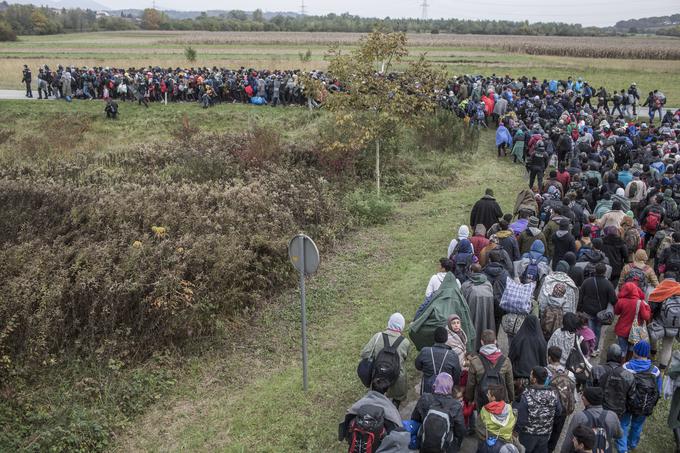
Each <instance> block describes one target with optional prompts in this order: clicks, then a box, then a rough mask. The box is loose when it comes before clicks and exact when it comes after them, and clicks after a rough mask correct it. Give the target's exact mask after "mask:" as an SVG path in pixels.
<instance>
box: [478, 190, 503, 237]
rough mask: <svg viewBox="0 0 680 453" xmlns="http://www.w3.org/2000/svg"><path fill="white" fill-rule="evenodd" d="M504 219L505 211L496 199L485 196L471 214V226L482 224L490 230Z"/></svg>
mask: <svg viewBox="0 0 680 453" xmlns="http://www.w3.org/2000/svg"><path fill="white" fill-rule="evenodd" d="M501 217H503V211H502V210H501V207H500V205H499V204H498V202H497V201H496V199H495V198H494V197H492V196H491V195H484V196H483V197H482V198H481V199H480V200H478V201H477V202H476V203H475V205H474V206H473V207H472V211H471V212H470V225H477V224H480V223H481V224H482V225H484V226H485V227H486V229H487V230H488V229H489V228H491V226H492V225H493V224H494V223H496V222H498V219H500V218H501Z"/></svg>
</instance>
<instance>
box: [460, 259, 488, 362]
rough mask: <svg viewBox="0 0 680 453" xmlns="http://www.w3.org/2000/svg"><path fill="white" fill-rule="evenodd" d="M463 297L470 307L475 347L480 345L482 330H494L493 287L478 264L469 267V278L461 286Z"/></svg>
mask: <svg viewBox="0 0 680 453" xmlns="http://www.w3.org/2000/svg"><path fill="white" fill-rule="evenodd" d="M461 292H462V293H463V297H464V298H465V300H466V301H467V304H468V307H469V308H470V318H471V319H472V322H473V324H474V325H475V332H477V336H476V338H475V349H477V348H479V347H480V346H481V336H482V332H483V331H485V330H487V329H490V330H493V331H494V332H495V331H496V322H495V318H494V294H493V287H492V286H491V283H489V281H488V279H487V278H486V275H485V274H483V273H482V268H481V266H480V265H479V264H473V265H472V266H471V268H470V278H469V280H468V281H466V282H465V283H463V286H462V287H461Z"/></svg>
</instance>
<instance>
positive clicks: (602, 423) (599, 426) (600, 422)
mask: <svg viewBox="0 0 680 453" xmlns="http://www.w3.org/2000/svg"><path fill="white" fill-rule="evenodd" d="M583 413H584V414H585V415H586V417H587V418H588V425H589V426H590V427H591V428H592V430H593V433H595V445H594V446H593V453H612V446H611V443H610V442H609V439H608V435H607V428H606V426H607V425H606V418H607V411H606V410H604V409H603V410H602V413H601V414H600V416H599V417H598V418H597V419H595V416H594V415H593V414H591V413H590V411H588V410H586V411H584V412H583Z"/></svg>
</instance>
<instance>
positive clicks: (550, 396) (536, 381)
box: [515, 366, 563, 453]
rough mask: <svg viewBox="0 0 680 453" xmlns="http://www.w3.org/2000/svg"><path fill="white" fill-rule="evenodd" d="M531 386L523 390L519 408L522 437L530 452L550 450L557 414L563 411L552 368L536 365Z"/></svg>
mask: <svg viewBox="0 0 680 453" xmlns="http://www.w3.org/2000/svg"><path fill="white" fill-rule="evenodd" d="M529 382H530V385H529V387H528V388H527V389H526V390H525V391H524V393H522V396H521V398H520V401H519V403H517V404H516V405H515V408H516V409H517V425H516V426H515V431H517V432H519V441H520V443H521V444H522V445H523V446H524V448H525V451H526V453H544V452H546V451H548V441H549V440H550V434H551V433H552V428H553V423H554V421H555V418H558V417H559V416H560V415H561V414H562V410H563V408H562V404H561V403H560V398H559V396H558V394H557V392H556V391H555V389H554V388H553V387H551V386H550V385H549V380H548V370H546V369H545V368H544V367H542V366H536V367H534V368H533V369H532V370H531V377H530V380H529Z"/></svg>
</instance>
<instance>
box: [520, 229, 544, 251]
mask: <svg viewBox="0 0 680 453" xmlns="http://www.w3.org/2000/svg"><path fill="white" fill-rule="evenodd" d="M535 241H541V242H542V243H543V247H545V245H546V241H545V236H544V235H543V232H542V231H541V230H540V229H539V228H534V227H528V228H527V229H526V230H524V231H523V232H522V234H520V235H519V239H518V240H517V243H518V245H519V253H520V254H521V255H524V254H525V253H527V252H528V251H529V250H531V246H532V244H533V243H534V242H535Z"/></svg>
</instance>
